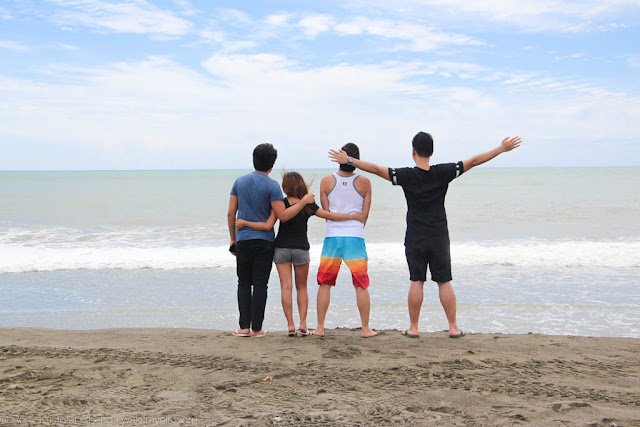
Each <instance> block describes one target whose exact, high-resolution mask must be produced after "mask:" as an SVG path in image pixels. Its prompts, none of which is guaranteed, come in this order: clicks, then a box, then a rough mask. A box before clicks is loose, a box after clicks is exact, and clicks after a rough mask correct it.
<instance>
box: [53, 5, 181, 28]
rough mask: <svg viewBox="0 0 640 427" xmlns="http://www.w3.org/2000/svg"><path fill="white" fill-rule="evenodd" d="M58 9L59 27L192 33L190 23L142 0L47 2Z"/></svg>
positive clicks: (56, 16) (55, 17)
mask: <svg viewBox="0 0 640 427" xmlns="http://www.w3.org/2000/svg"><path fill="white" fill-rule="evenodd" d="M48 1H49V2H51V3H55V4H56V5H58V6H60V7H61V9H60V10H59V11H57V12H55V13H54V15H53V19H54V21H55V22H57V23H58V24H59V25H61V26H65V27H69V26H71V27H73V26H85V27H90V28H97V29H100V30H103V31H111V32H117V33H133V34H152V35H155V36H165V37H176V36H182V35H185V34H187V33H189V32H190V31H192V28H193V24H192V23H191V22H190V21H187V20H185V19H183V18H180V17H178V16H176V15H175V14H174V13H173V12H171V11H167V10H162V9H159V8H157V7H156V6H154V5H152V4H150V3H148V2H147V1H145V0H135V1H132V2H126V3H125V2H108V1H102V0H48Z"/></svg>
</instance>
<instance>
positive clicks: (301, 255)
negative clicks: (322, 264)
mask: <svg viewBox="0 0 640 427" xmlns="http://www.w3.org/2000/svg"><path fill="white" fill-rule="evenodd" d="M273 262H275V263H276V264H283V263H285V262H292V263H293V265H304V264H309V262H311V257H310V256H309V251H308V250H305V249H290V248H275V250H274V252H273Z"/></svg>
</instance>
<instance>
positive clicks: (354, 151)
mask: <svg viewBox="0 0 640 427" xmlns="http://www.w3.org/2000/svg"><path fill="white" fill-rule="evenodd" d="M342 150H344V152H345V153H347V154H348V155H349V157H353V158H354V159H359V158H360V149H359V148H358V146H357V145H356V144H354V143H353V142H347V143H346V144H344V145H343V146H342ZM340 170H341V171H343V172H353V171H354V170H356V168H355V167H354V166H351V165H348V164H347V165H340Z"/></svg>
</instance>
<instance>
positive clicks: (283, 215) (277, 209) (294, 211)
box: [271, 193, 316, 222]
mask: <svg viewBox="0 0 640 427" xmlns="http://www.w3.org/2000/svg"><path fill="white" fill-rule="evenodd" d="M315 201H316V198H315V196H314V195H313V194H311V193H308V194H305V196H304V197H303V198H302V199H300V201H299V202H298V203H294V204H293V205H291V206H289V207H288V208H285V206H284V202H283V201H282V200H276V201H275V202H271V209H272V212H274V213H275V216H276V217H277V218H278V219H279V220H280V222H287V221H289V220H290V219H291V218H293V217H294V216H296V215H298V214H299V213H300V211H301V210H302V209H304V207H305V206H307V205H308V204H309V203H315Z"/></svg>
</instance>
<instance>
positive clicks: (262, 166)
mask: <svg viewBox="0 0 640 427" xmlns="http://www.w3.org/2000/svg"><path fill="white" fill-rule="evenodd" d="M277 158H278V150H276V149H275V148H274V147H273V145H271V144H269V143H265V144H260V145H257V146H256V148H254V149H253V167H254V168H255V169H256V170H257V171H260V172H268V171H269V170H271V169H272V168H273V164H274V163H275V162H276V159H277Z"/></svg>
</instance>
